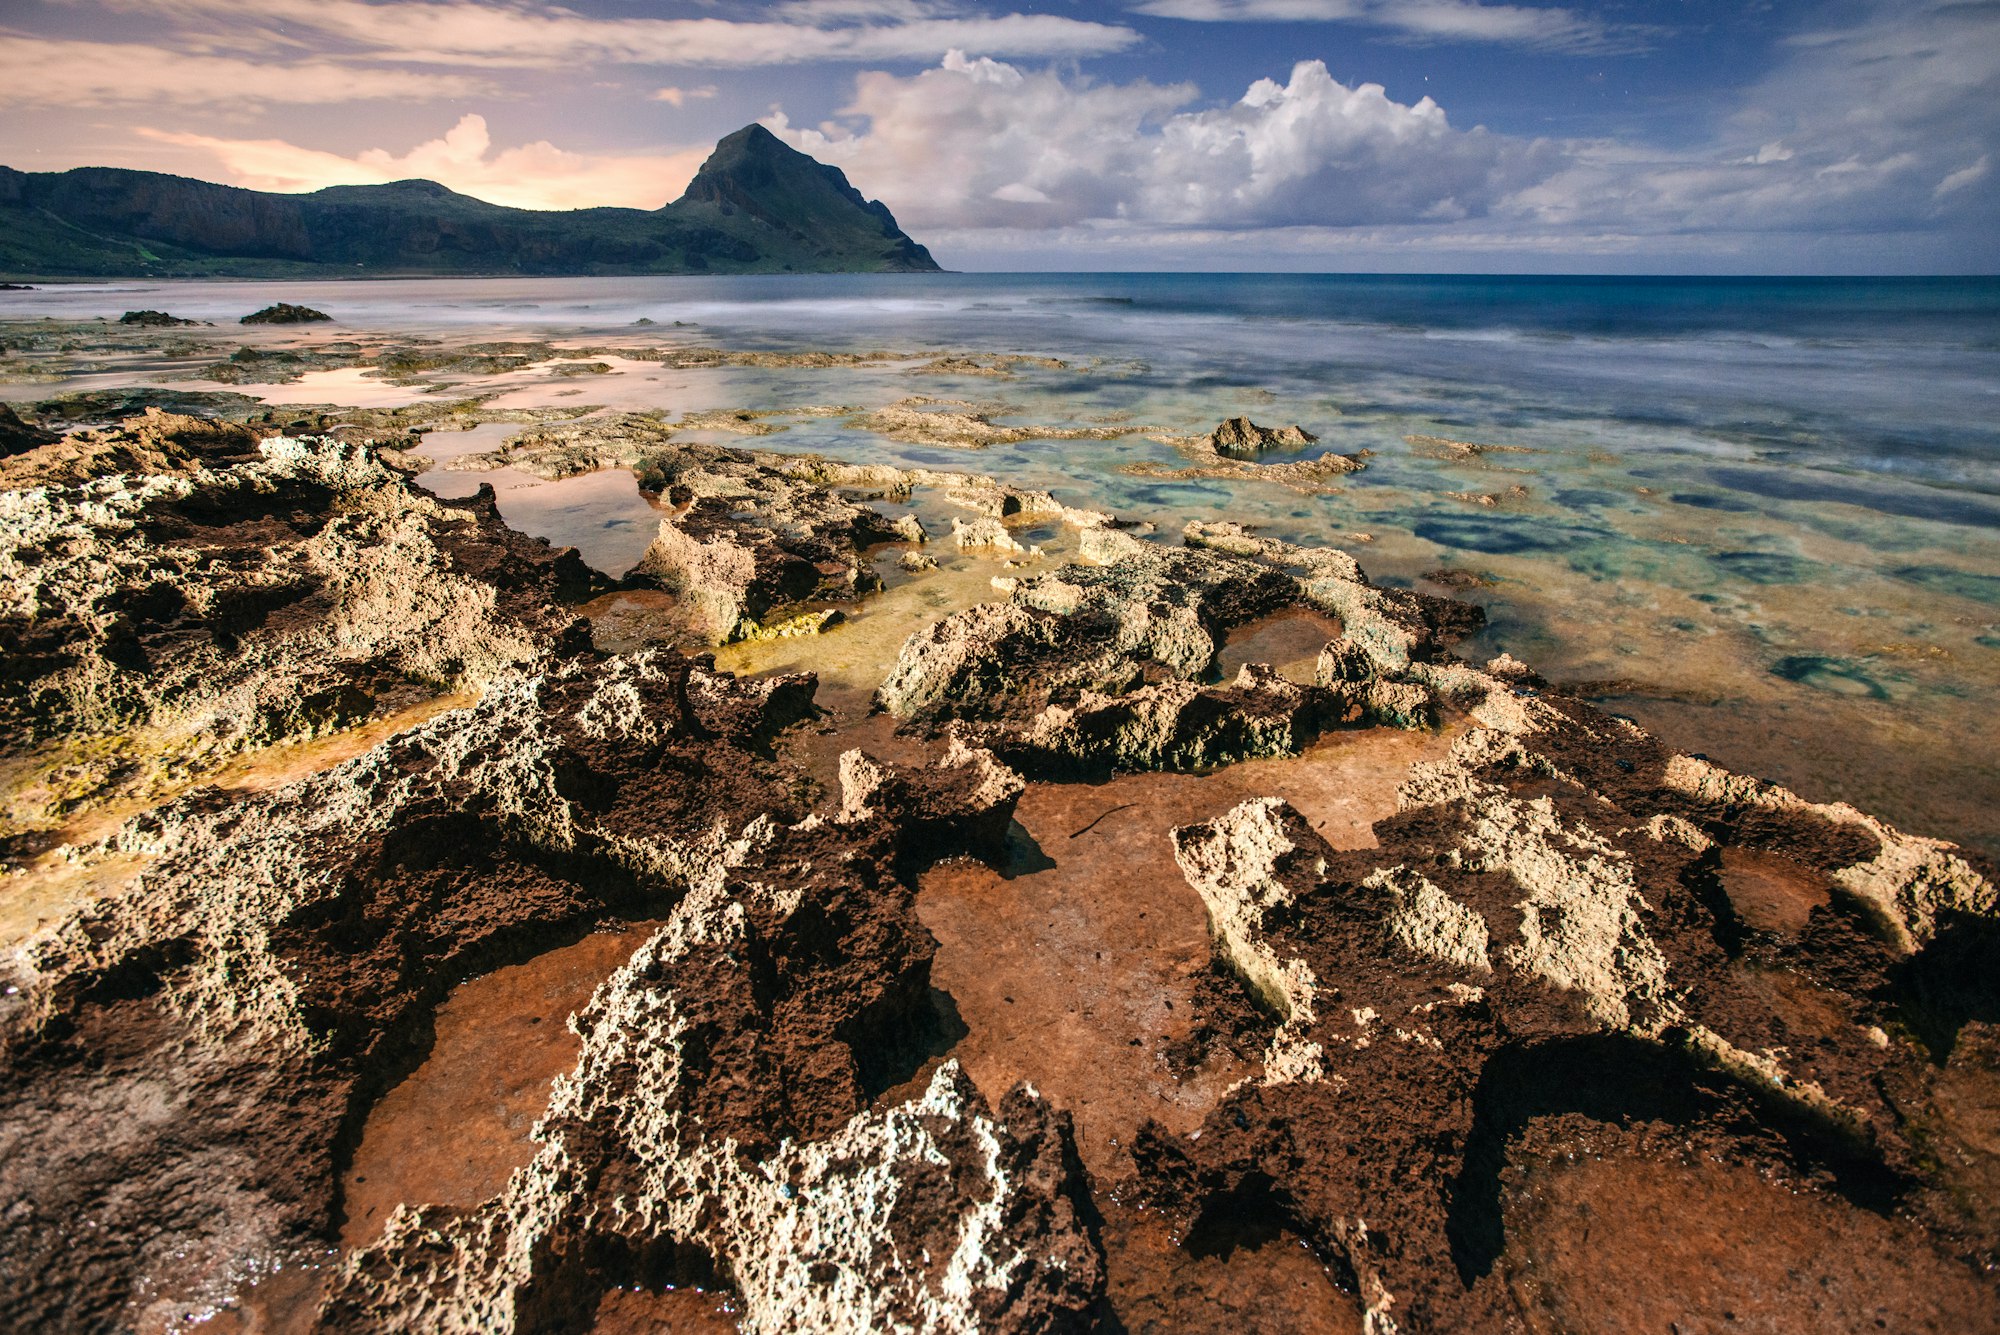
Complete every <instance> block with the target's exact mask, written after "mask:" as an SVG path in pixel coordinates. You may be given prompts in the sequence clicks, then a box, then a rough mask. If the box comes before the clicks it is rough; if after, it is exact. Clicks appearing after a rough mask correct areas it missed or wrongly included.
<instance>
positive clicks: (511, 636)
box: [0, 415, 591, 834]
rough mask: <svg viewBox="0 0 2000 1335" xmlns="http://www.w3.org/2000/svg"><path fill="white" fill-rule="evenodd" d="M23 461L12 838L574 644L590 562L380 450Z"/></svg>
mask: <svg viewBox="0 0 2000 1335" xmlns="http://www.w3.org/2000/svg"><path fill="white" fill-rule="evenodd" d="M11 463H12V464H14V465H16V466H17V467H18V468H20V469H21V470H23V472H24V473H25V471H26V470H29V469H35V470H39V471H41V472H42V473H43V474H44V475H45V476H47V477H48V478H49V480H48V481H45V482H40V483H38V484H34V485H24V486H19V487H17V488H16V489H12V490H5V491H0V652H4V653H5V655H6V656H7V658H8V659H9V661H10V664H11V669H10V671H9V672H8V674H7V680H6V682H5V684H4V685H0V730H4V732H5V734H6V737H7V739H8V740H7V743H6V744H5V747H4V750H5V752H6V753H7V754H8V755H9V756H10V757H11V758H18V759H20V760H22V761H23V762H24V763H25V764H27V765H28V766H29V768H30V769H31V771H33V772H35V773H40V774H43V775H44V777H43V778H41V779H37V780H31V783H30V786H31V787H33V788H34V789H35V791H36V792H38V793H40V794H41V796H40V797H39V798H35V799H33V800H29V799H23V800H24V801H26V802H27V805H28V806H29V807H31V808H34V809H32V810H20V811H16V812H15V813H14V814H13V816H12V817H11V820H12V821H13V822H16V823H17V828H15V829H13V830H10V831H8V833H10V834H19V833H20V831H21V829H22V828H31V827H33V826H35V825H36V824H38V823H40V822H43V821H45V820H47V819H48V818H51V817H53V816H56V815H60V814H61V813H62V812H63V811H66V810H69V809H71V808H73V807H75V806H77V805H80V804H87V803H90V802H94V801H98V800H101V799H102V798H103V797H104V796H105V795H107V794H108V793H111V792H116V791H127V792H143V791H144V790H145V788H146V787H147V785H148V784H150V783H152V782H154V781H156V780H159V779H161V778H163V777H165V776H167V775H168V774H170V773H171V774H175V775H185V774H190V773H191V774H199V773H201V772H203V770H204V769H207V768H212V767H214V766H215V765H216V764H218V763H220V762H221V761H222V760H225V759H227V758H228V757H229V756H231V755H233V754H235V753H237V752H240V751H242V750H244V749H245V748H248V747H255V746H264V745H270V744H272V743H276V742H281V741H288V740H294V739H297V738H301V737H310V736H314V735H317V734H319V733H322V732H325V731H327V730H330V729H333V728H337V727H341V726H345V725H347V724H350V723H353V722H357V721H360V720H362V719H365V718H367V717H369V716H370V715H371V714H373V713H375V712H377V711H383V712H386V711H388V710H393V709H395V708H399V707H402V706H405V705H408V704H410V703H412V702H413V701H415V700H418V699H422V698H424V697H425V696H428V695H433V694H439V693H447V692H457V691H465V690H477V689H479V688H480V687H482V686H483V685H484V684H485V683H487V682H488V681H491V680H493V679H494V678H495V677H497V676H498V675H500V674H501V673H503V672H506V671H509V670H514V669H518V668H522V667H527V666H531V665H533V664H535V663H537V662H539V661H542V660H545V659H546V658H547V656H548V655H549V654H550V653H551V652H552V651H553V650H555V649H556V648H557V647H558V646H561V645H564V644H572V643H575V642H578V641H579V640H580V635H581V631H580V629H579V626H578V623H577V622H576V620H575V618H574V617H572V616H571V615H569V614H568V613H566V612H564V611H562V610H561V609H560V608H558V607H556V606H555V605H554V601H553V600H554V598H555V597H556V596H557V595H558V594H560V593H563V592H566V591H569V590H581V589H583V588H586V587H588V585H589V583H590V581H591V576H590V574H589V572H588V571H587V570H585V569H584V568H583V567H582V566H581V564H580V563H578V562H577V560H576V558H575V556H574V554H573V553H561V554H558V553H556V552H552V551H551V550H550V549H549V548H548V547H547V545H546V544H543V543H539V542H536V541H534V540H531V539H528V538H525V537H522V536H521V535H519V534H517V533H514V532H512V531H510V530H509V529H507V528H506V527H505V526H504V525H503V524H502V523H501V522H500V519H499V516H498V513H497V511H496V510H495V508H494V505H493V501H492V496H491V494H490V493H487V494H485V495H484V496H482V497H480V498H475V499H473V500H470V501H465V502H456V503H454V502H444V501H438V500H435V499H434V498H432V497H430V496H428V495H425V494H424V493H422V492H419V491H416V490H415V489H414V488H412V487H410V486H409V485H408V483H407V480H406V478H405V476H404V475H403V474H402V473H400V472H398V471H396V470H394V469H392V468H390V467H388V466H387V465H386V464H385V463H384V461H383V459H382V457H380V456H378V455H377V454H376V453H375V452H374V451H372V450H370V449H369V448H367V447H366V446H362V445H351V444H344V443H341V442H338V441H332V440H325V439H319V438H306V439H293V438H290V437H284V436H272V437H266V438H262V439H260V438H259V437H258V436H257V435H256V434H255V433H253V432H251V431H249V430H246V429H244V428H241V427H231V426H223V425H218V424H212V423H205V422H199V421H195V420H193V419H185V418H175V417H171V416H167V415H155V416H152V417H148V418H143V419H138V420H137V421H135V422H133V423H132V424H130V425H129V426H128V427H126V428H122V429H119V430H116V431H110V432H94V433H84V434H83V435H82V436H72V437H68V438H66V439H65V440H64V441H62V442H58V443H56V444H51V445H46V446H43V447H42V448H40V449H37V450H35V451H32V452H31V453H29V454H25V455H22V456H19V457H17V458H16V459H14V460H12V461H11ZM114 470H115V471H114ZM15 480H16V481H21V480H23V479H22V477H21V475H19V474H17V476H16V478H15ZM37 784H39V787H35V785H37Z"/></svg>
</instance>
